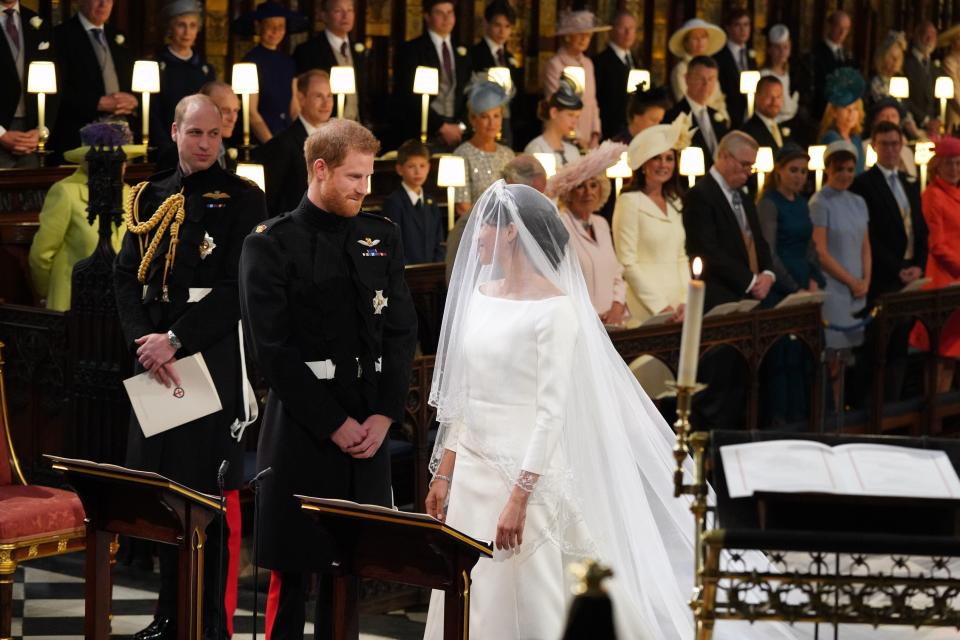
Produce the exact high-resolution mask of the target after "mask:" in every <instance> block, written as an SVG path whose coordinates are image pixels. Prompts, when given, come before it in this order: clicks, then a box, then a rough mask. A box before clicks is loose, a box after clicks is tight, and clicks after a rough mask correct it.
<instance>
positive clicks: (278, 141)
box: [253, 118, 307, 216]
mask: <svg viewBox="0 0 960 640" xmlns="http://www.w3.org/2000/svg"><path fill="white" fill-rule="evenodd" d="M306 141H307V129H306V128H305V127H304V126H303V122H301V121H300V118H297V119H296V120H294V121H293V124H291V125H290V126H289V127H287V128H286V129H284V130H283V131H281V132H280V133H279V134H277V135H275V136H274V137H273V138H271V139H270V141H269V142H267V143H266V144H264V145H261V146H259V147H257V148H256V149H254V150H253V159H254V161H255V162H259V163H260V164H262V165H263V172H264V180H265V181H266V188H267V211H268V212H269V213H270V215H271V216H277V215H280V214H281V213H283V212H285V211H293V210H294V209H296V208H297V205H298V204H300V200H301V198H303V193H304V192H305V191H306V190H307V163H306V162H305V161H304V159H303V143H304V142H306Z"/></svg>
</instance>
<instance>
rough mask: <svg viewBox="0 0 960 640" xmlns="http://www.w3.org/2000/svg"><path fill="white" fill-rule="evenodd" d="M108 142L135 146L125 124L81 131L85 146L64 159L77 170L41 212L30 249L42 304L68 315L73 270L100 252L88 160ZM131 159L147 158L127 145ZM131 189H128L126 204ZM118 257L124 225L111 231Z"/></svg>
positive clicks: (60, 183) (33, 276)
mask: <svg viewBox="0 0 960 640" xmlns="http://www.w3.org/2000/svg"><path fill="white" fill-rule="evenodd" d="M104 127H107V128H108V129H109V130H110V131H106V135H107V136H117V135H118V134H117V132H118V131H119V139H120V140H126V141H130V140H132V136H131V134H130V129H129V128H128V127H127V126H126V124H121V125H118V124H116V123H110V124H102V123H97V124H95V125H88V126H86V127H84V128H83V129H81V130H80V139H81V142H82V143H83V144H82V146H79V147H77V148H76V149H71V150H70V151H67V152H66V153H64V154H63V155H64V158H65V159H66V161H67V162H68V163H71V164H77V165H79V166H78V167H77V170H76V171H74V172H73V173H72V174H70V175H69V176H67V177H66V178H64V179H63V180H59V181H57V182H55V183H54V184H53V186H51V187H50V191H48V192H47V197H46V198H45V199H44V201H43V209H42V210H41V211H40V229H39V230H38V231H37V233H36V235H35V236H33V244H31V245H30V256H29V265H30V278H31V279H32V280H33V286H34V289H35V290H36V293H37V296H38V297H39V298H40V300H41V303H42V304H43V305H44V306H46V308H47V309H52V310H54V311H66V310H67V309H69V308H70V279H71V276H72V275H73V265H74V264H76V263H77V261H79V260H82V259H83V258H86V257H87V256H89V255H90V254H91V253H93V250H94V249H95V248H96V246H97V240H98V238H99V235H98V234H99V229H100V225H99V221H98V220H96V219H95V220H94V221H93V223H92V224H91V223H90V222H88V221H87V200H88V191H87V163H86V160H85V157H86V155H87V151H89V150H90V146H91V145H92V144H94V145H95V144H98V143H100V142H101V141H102V140H103V136H104V134H105V130H104ZM123 151H124V153H125V154H126V155H127V159H128V160H129V159H131V158H136V157H139V156H142V155H143V147H142V146H140V145H131V144H124V145H123ZM129 191H130V187H129V186H127V185H124V186H123V201H124V202H126V196H127V193H128V192H129ZM111 235H112V242H113V249H114V251H118V250H119V249H120V239H121V238H122V237H123V225H122V224H121V225H119V227H115V228H114V229H113V231H112V234H111Z"/></svg>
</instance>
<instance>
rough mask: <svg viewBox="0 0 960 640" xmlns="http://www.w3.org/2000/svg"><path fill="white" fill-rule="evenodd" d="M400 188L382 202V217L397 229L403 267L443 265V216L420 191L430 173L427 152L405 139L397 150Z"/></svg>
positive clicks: (431, 199) (424, 147)
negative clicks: (401, 244) (401, 249)
mask: <svg viewBox="0 0 960 640" xmlns="http://www.w3.org/2000/svg"><path fill="white" fill-rule="evenodd" d="M397 173H398V174H399V175H400V178H401V180H402V181H401V183H400V186H399V187H398V188H397V189H396V190H394V192H393V193H391V194H390V195H389V196H387V199H386V200H385V201H384V202H383V215H385V216H387V217H388V218H390V219H391V220H393V221H394V222H396V223H397V224H398V225H399V226H400V237H401V239H402V240H403V257H404V260H403V262H404V265H411V264H421V263H424V262H443V256H444V252H443V246H442V245H443V215H442V214H441V213H440V208H439V207H437V203H436V202H435V201H434V199H433V198H431V197H429V196H428V195H427V194H426V193H424V190H423V183H424V182H426V181H427V176H428V175H429V174H430V150H429V149H427V145H425V144H423V143H421V142H420V141H419V140H407V141H406V142H404V143H403V144H402V145H400V148H399V149H398V150H397Z"/></svg>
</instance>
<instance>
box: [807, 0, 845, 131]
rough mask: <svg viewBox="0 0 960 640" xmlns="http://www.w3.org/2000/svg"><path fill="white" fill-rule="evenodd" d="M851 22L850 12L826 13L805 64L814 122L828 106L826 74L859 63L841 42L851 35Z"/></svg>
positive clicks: (818, 119) (811, 113) (811, 115)
mask: <svg viewBox="0 0 960 640" xmlns="http://www.w3.org/2000/svg"><path fill="white" fill-rule="evenodd" d="M851 24H852V23H851V20H850V16H849V14H847V13H846V12H845V11H834V12H833V13H831V14H830V15H829V16H827V26H826V29H825V31H824V34H823V39H822V40H820V41H818V42H817V43H815V44H814V45H813V51H812V52H811V54H810V62H809V63H808V64H809V66H810V69H809V74H810V76H812V80H813V94H812V101H811V102H810V107H809V109H810V117H811V118H813V121H814V122H820V119H821V118H822V117H823V111H824V109H825V108H826V106H827V97H826V86H827V76H829V75H830V74H831V73H833V72H834V71H836V70H837V69H839V68H840V67H854V68H857V67H858V66H859V65H858V64H857V61H856V59H854V57H853V55H852V54H850V53H849V52H848V51H847V50H846V49H844V48H843V43H844V41H845V40H846V39H847V36H848V35H849V34H850V26H851ZM801 86H802V85H801ZM802 96H803V92H802V93H801V100H800V101H801V103H805V100H804V99H803V97H802Z"/></svg>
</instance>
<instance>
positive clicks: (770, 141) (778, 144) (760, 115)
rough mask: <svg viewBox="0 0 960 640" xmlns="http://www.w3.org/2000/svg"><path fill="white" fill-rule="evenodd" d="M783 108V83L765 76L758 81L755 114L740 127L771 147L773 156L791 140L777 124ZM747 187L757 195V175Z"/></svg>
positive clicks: (761, 144) (751, 192) (753, 194)
mask: <svg viewBox="0 0 960 640" xmlns="http://www.w3.org/2000/svg"><path fill="white" fill-rule="evenodd" d="M782 108H783V84H782V83H781V82H780V80H779V79H778V78H777V77H776V76H763V77H762V78H760V82H758V83H757V94H756V101H755V103H754V110H753V116H752V117H751V118H750V119H749V120H747V121H746V122H745V123H744V124H743V126H742V127H740V130H741V131H743V132H744V133H746V134H748V135H749V136H750V137H751V138H753V139H754V140H756V141H757V144H758V145H760V146H761V147H770V149H771V150H772V151H773V157H777V154H778V153H779V152H780V149H781V148H782V147H783V145H784V144H786V143H787V142H789V141H790V138H789V137H788V136H785V135H784V133H783V129H781V127H780V125H779V124H777V116H778V115H780V109H782ZM747 189H748V190H749V191H750V195H751V196H756V193H757V177H756V176H750V180H749V181H748V182H747Z"/></svg>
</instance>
